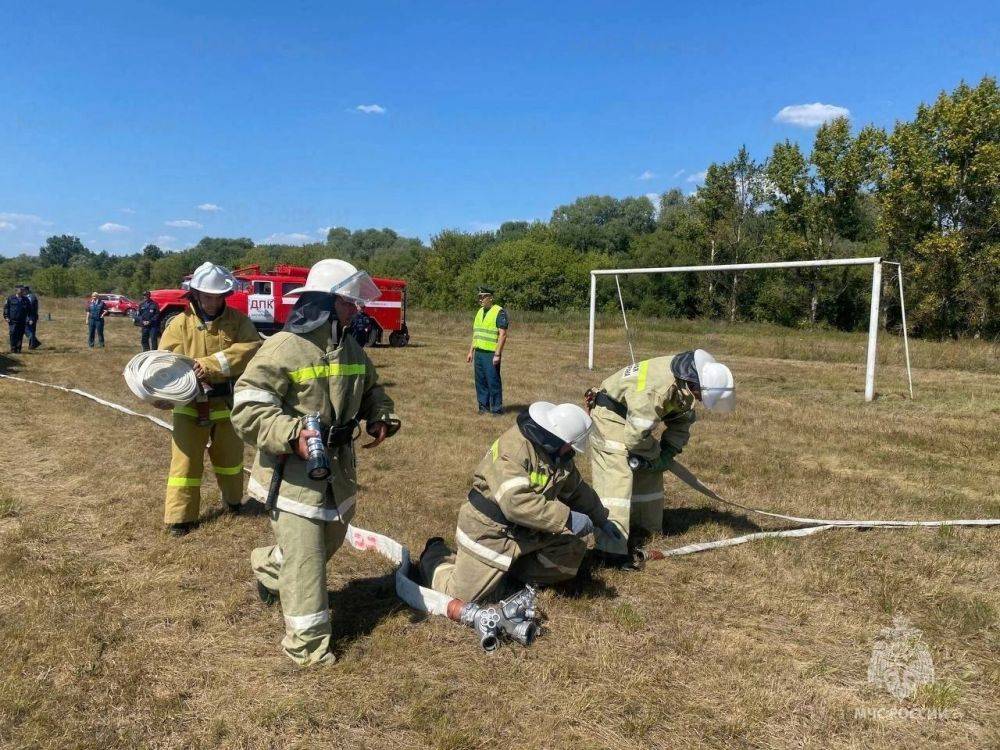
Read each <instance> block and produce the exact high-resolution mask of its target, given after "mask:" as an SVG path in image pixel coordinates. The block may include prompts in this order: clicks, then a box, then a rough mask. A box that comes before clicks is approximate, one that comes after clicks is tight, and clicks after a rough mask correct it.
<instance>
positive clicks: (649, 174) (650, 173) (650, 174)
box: [637, 169, 656, 180]
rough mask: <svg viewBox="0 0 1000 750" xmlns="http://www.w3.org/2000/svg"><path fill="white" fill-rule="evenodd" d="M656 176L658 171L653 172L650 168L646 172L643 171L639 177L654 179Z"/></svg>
mask: <svg viewBox="0 0 1000 750" xmlns="http://www.w3.org/2000/svg"><path fill="white" fill-rule="evenodd" d="M654 177H656V173H655V172H653V171H651V170H649V169H647V170H646V171H645V172H643V173H642V174H641V175H639V177H638V178H637V179H640V180H652V179H653V178H654Z"/></svg>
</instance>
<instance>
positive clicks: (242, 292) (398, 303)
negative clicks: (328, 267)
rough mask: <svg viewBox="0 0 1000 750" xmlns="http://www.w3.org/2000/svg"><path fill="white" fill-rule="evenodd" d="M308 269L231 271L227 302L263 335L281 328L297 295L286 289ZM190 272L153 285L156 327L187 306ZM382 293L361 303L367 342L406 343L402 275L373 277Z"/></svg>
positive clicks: (303, 278) (282, 267) (298, 282)
mask: <svg viewBox="0 0 1000 750" xmlns="http://www.w3.org/2000/svg"><path fill="white" fill-rule="evenodd" d="M308 274H309V269H308V268H304V267H302V266H286V265H277V266H275V267H274V270H273V271H261V270H260V266H257V265H254V266H246V267H244V268H237V269H236V270H235V271H233V276H235V277H236V281H237V287H236V291H235V292H233V293H232V294H231V295H230V296H229V298H228V299H227V304H229V305H231V306H232V307H233V308H234V309H236V310H239V311H240V312H241V313H244V314H245V315H246V316H247V317H249V318H250V320H252V321H253V324H254V325H255V326H256V327H257V330H258V331H260V332H261V334H262V335H264V336H270V335H271V334H272V333H275V332H277V331H280V330H281V327H282V326H283V325H284V324H285V321H286V320H287V319H288V313H289V311H290V310H291V309H292V305H294V304H295V300H297V299H298V296H289V295H288V292H289V291H291V290H292V289H295V288H296V287H300V286H302V285H303V284H305V281H306V276H307V275H308ZM190 278H191V277H190V276H187V277H185V279H184V282H183V283H182V284H181V288H180V289H156V290H154V291H152V292H151V293H150V296H151V297H152V298H153V301H154V302H156V304H157V305H159V306H160V316H161V317H160V330H163V329H164V328H165V327H166V324H167V321H168V320H169V319H170V318H172V317H173V316H174V315H176V314H177V313H179V312H181V311H182V310H183V309H184V308H185V307H186V306H187V300H186V299H185V298H184V295H185V293H186V291H187V285H188V282H189V281H190ZM373 280H374V281H375V284H376V285H377V286H378V288H379V289H380V290H381V291H382V296H381V297H379V298H378V299H377V300H375V301H374V302H369V303H368V304H367V305H365V309H364V312H365V314H367V315H368V316H369V317H371V318H372V320H373V321H374V325H373V326H372V329H371V334H370V335H369V338H368V344H369V345H375V344H379V343H387V344H389V346H406V345H407V344H408V343H409V342H410V332H409V330H408V329H407V327H406V282H405V281H403V280H402V279H386V278H382V277H379V276H376V277H373Z"/></svg>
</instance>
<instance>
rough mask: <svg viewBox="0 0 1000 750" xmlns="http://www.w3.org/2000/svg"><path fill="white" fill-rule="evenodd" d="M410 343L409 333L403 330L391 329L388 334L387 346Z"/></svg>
mask: <svg viewBox="0 0 1000 750" xmlns="http://www.w3.org/2000/svg"><path fill="white" fill-rule="evenodd" d="M409 343H410V334H409V333H406V332H404V331H393V332H392V333H390V334H389V346H406V345H407V344H409Z"/></svg>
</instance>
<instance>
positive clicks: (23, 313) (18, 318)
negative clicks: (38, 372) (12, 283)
mask: <svg viewBox="0 0 1000 750" xmlns="http://www.w3.org/2000/svg"><path fill="white" fill-rule="evenodd" d="M28 308H29V305H28V299H27V298H26V297H25V296H24V287H22V286H17V287H15V288H14V294H12V295H11V296H10V297H8V298H7V301H6V302H5V303H4V306H3V319H4V320H6V321H7V328H8V330H9V331H10V351H11V353H12V354H17V353H18V352H20V351H21V344H22V342H23V341H24V326H25V322H26V321H27V320H28Z"/></svg>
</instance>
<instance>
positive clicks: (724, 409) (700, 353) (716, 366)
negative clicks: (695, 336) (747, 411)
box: [694, 349, 736, 414]
mask: <svg viewBox="0 0 1000 750" xmlns="http://www.w3.org/2000/svg"><path fill="white" fill-rule="evenodd" d="M694 369H695V370H697V371H698V384H699V385H700V387H701V402H702V403H703V404H704V405H705V408H706V409H709V410H710V411H717V412H719V413H720V414H728V413H729V412H731V411H732V410H733V409H734V408H735V407H736V382H735V381H734V380H733V373H731V372H730V371H729V368H728V367H726V366H725V365H724V364H722V363H721V362H716V361H715V357H713V356H712V355H711V354H709V353H708V352H706V351H705V350H704V349H695V350H694Z"/></svg>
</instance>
